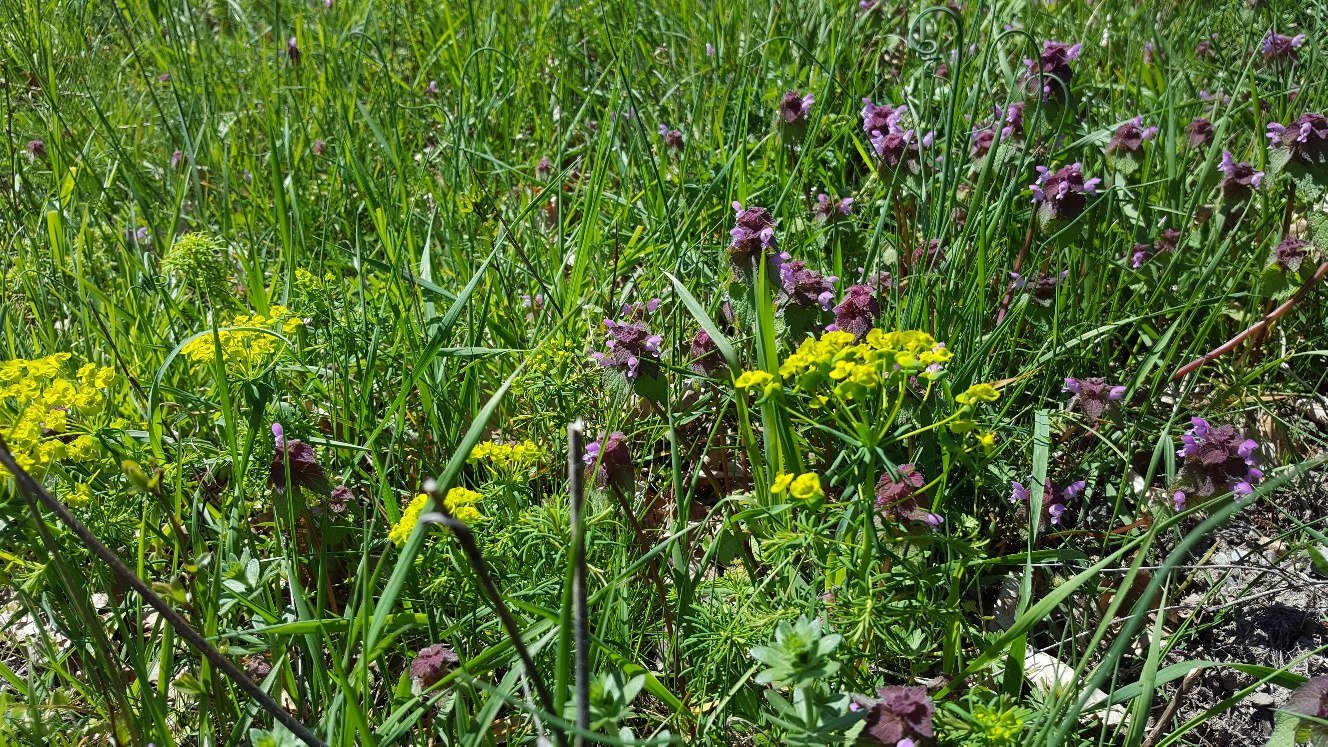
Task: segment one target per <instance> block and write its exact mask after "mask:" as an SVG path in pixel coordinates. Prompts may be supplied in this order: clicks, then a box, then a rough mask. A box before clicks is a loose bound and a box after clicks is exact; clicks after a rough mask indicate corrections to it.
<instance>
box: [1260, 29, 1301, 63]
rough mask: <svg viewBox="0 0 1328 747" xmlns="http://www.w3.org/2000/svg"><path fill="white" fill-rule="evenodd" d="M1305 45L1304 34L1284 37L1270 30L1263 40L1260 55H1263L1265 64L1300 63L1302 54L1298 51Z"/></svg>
mask: <svg viewBox="0 0 1328 747" xmlns="http://www.w3.org/2000/svg"><path fill="white" fill-rule="evenodd" d="M1304 43H1305V35H1304V34H1296V35H1295V36H1283V35H1281V34H1279V33H1277V32H1275V31H1273V30H1272V29H1269V30H1268V35H1267V36H1265V37H1264V38H1263V44H1262V45H1260V47H1259V53H1260V54H1262V55H1263V59H1264V61H1265V62H1284V61H1285V62H1299V61H1300V53H1299V52H1297V51H1296V50H1298V49H1300V47H1301V45H1303V44H1304Z"/></svg>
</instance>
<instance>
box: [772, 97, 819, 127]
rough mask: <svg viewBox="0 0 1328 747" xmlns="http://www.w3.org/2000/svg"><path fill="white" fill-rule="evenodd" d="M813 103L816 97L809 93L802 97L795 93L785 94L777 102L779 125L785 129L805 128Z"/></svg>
mask: <svg viewBox="0 0 1328 747" xmlns="http://www.w3.org/2000/svg"><path fill="white" fill-rule="evenodd" d="M815 101H816V97H815V96H813V95H812V94H810V93H809V94H807V95H805V96H804V95H802V94H800V93H798V92H797V91H788V92H786V93H785V94H784V98H782V99H780V101H779V121H780V124H782V125H784V126H785V127H790V126H805V125H806V124H807V117H808V116H809V115H810V114H811V111H812V103H813V102H815Z"/></svg>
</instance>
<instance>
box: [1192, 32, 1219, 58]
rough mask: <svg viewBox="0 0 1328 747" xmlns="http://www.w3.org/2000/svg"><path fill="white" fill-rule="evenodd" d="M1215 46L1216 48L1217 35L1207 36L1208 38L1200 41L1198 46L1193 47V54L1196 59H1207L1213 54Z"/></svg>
mask: <svg viewBox="0 0 1328 747" xmlns="http://www.w3.org/2000/svg"><path fill="white" fill-rule="evenodd" d="M1216 46H1217V34H1209V35H1208V36H1206V37H1204V38H1202V39H1200V40H1199V43H1198V44H1195V45H1194V54H1195V56H1197V57H1208V56H1210V55H1212V54H1214V48H1215V47H1216Z"/></svg>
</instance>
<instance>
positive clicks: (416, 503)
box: [387, 493, 429, 547]
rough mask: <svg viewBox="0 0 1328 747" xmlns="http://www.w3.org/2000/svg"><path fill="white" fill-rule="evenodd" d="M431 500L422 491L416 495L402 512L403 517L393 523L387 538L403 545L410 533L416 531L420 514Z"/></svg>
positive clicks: (395, 543)
mask: <svg viewBox="0 0 1328 747" xmlns="http://www.w3.org/2000/svg"><path fill="white" fill-rule="evenodd" d="M428 502H429V496H427V495H425V494H424V493H420V494H419V495H417V496H415V498H413V499H412V500H411V502H410V504H409V505H408V506H406V508H405V510H404V511H402V512H401V518H400V519H397V523H396V524H393V525H392V529H391V530H390V531H389V532H388V533H387V538H388V539H389V540H392V544H394V545H396V546H397V547H401V546H402V545H404V544H406V540H407V539H410V533H411V532H413V531H415V525H416V524H418V523H420V514H422V513H424V507H425V505H427V504H428Z"/></svg>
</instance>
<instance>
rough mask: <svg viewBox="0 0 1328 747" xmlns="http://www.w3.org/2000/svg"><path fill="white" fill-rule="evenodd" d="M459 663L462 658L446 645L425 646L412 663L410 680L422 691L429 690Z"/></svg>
mask: <svg viewBox="0 0 1328 747" xmlns="http://www.w3.org/2000/svg"><path fill="white" fill-rule="evenodd" d="M459 663H461V658H460V657H459V656H457V653H456V652H455V651H453V650H452V649H451V648H449V647H447V646H446V645H444V644H441V643H435V644H433V645H432V646H425V647H424V648H422V649H420V652H419V653H418V654H416V655H415V660H414V661H412V662H411V663H410V678H411V679H412V680H414V682H415V685H416V687H418V688H419V689H420V690H427V689H429V688H430V687H432V686H433V685H435V684H437V682H438V681H439V680H441V679H442V678H443V675H445V674H447V672H449V671H450V670H452V669H454V668H455V667H456V665H457V664H459Z"/></svg>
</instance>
